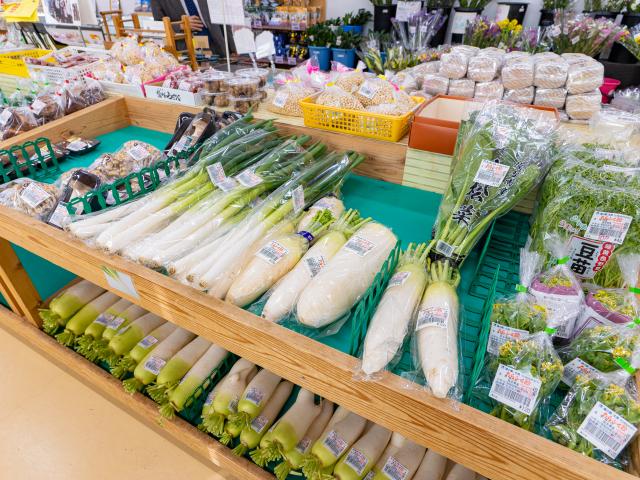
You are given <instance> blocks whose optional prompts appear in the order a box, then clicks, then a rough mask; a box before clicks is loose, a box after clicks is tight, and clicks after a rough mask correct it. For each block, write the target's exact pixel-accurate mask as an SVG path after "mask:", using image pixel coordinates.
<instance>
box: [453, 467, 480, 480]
mask: <svg viewBox="0 0 640 480" xmlns="http://www.w3.org/2000/svg"><path fill="white" fill-rule="evenodd" d="M447 480H476V472H474V471H473V470H469V469H468V468H467V467H465V466H462V465H460V464H459V463H456V464H455V465H454V466H453V468H452V469H451V471H450V472H449V475H447Z"/></svg>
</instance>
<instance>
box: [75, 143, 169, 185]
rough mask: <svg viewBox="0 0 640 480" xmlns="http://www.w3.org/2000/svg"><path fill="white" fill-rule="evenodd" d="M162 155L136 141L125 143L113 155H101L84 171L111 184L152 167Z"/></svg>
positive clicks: (150, 146)
mask: <svg viewBox="0 0 640 480" xmlns="http://www.w3.org/2000/svg"><path fill="white" fill-rule="evenodd" d="M162 158H163V153H162V152H161V151H160V150H158V149H157V148H156V147H154V146H153V145H150V144H148V143H145V142H141V141H138V140H130V141H128V142H125V143H124V144H123V145H122V147H120V148H119V149H118V150H117V151H116V152H115V153H112V154H109V153H106V154H103V155H101V156H100V157H98V158H97V159H96V160H94V162H93V163H92V164H91V165H90V166H89V167H88V168H87V169H86V170H88V171H89V172H91V173H93V174H94V175H97V176H98V177H100V179H101V180H102V181H104V182H106V183H111V182H113V181H114V180H117V179H119V178H122V177H126V176H127V175H129V174H130V173H131V172H136V171H138V170H140V169H142V168H145V167H148V166H150V165H153V164H154V163H155V162H157V161H158V160H162Z"/></svg>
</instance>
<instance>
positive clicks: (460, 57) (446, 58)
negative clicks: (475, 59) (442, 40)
mask: <svg viewBox="0 0 640 480" xmlns="http://www.w3.org/2000/svg"><path fill="white" fill-rule="evenodd" d="M468 65H469V55H467V54H466V53H463V52H460V51H451V52H450V53H445V54H444V55H442V58H441V59H440V74H441V75H444V76H445V77H447V78H453V79H459V78H464V77H465V75H466V74H467V67H468Z"/></svg>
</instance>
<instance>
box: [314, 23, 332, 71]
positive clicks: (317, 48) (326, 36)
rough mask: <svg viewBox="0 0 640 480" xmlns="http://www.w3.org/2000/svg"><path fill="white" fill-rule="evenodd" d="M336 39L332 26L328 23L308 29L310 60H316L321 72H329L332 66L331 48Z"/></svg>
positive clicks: (318, 24)
mask: <svg viewBox="0 0 640 480" xmlns="http://www.w3.org/2000/svg"><path fill="white" fill-rule="evenodd" d="M335 38H336V37H335V33H333V30H332V28H331V26H329V25H327V24H326V23H317V24H315V25H312V26H310V27H309V28H307V42H308V44H309V58H316V60H317V61H318V66H319V67H320V70H329V67H330V66H331V47H332V46H333V44H334V42H335Z"/></svg>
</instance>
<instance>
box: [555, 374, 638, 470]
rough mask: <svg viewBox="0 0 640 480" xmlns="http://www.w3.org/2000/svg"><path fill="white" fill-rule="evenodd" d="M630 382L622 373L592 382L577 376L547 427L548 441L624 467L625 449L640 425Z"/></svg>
mask: <svg viewBox="0 0 640 480" xmlns="http://www.w3.org/2000/svg"><path fill="white" fill-rule="evenodd" d="M631 378H632V376H631V375H630V373H628V372H626V371H624V370H618V371H616V372H612V373H607V374H602V375H601V376H599V377H595V378H594V377H588V376H582V375H579V376H578V377H577V378H576V381H575V383H574V385H573V387H572V388H571V390H569V393H567V395H566V396H565V398H564V400H563V401H562V403H561V404H560V406H559V407H558V409H557V410H556V411H555V413H554V414H553V415H552V417H551V418H550V419H549V421H548V422H547V424H546V429H547V431H548V433H549V435H550V436H551V438H553V440H555V441H556V442H558V443H559V444H561V445H565V446H567V447H569V448H571V449H572V450H575V451H576V452H578V453H581V454H583V455H586V456H588V457H591V458H595V459H596V460H599V461H601V462H603V463H606V464H609V465H613V466H615V467H617V468H623V467H624V466H626V464H627V463H628V456H627V455H626V452H625V447H626V446H627V445H628V444H629V442H630V441H631V440H632V439H633V437H634V436H635V435H636V432H637V431H638V429H637V426H638V423H640V404H639V403H638V400H637V391H636V389H635V386H634V385H633V382H632V381H631Z"/></svg>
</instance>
